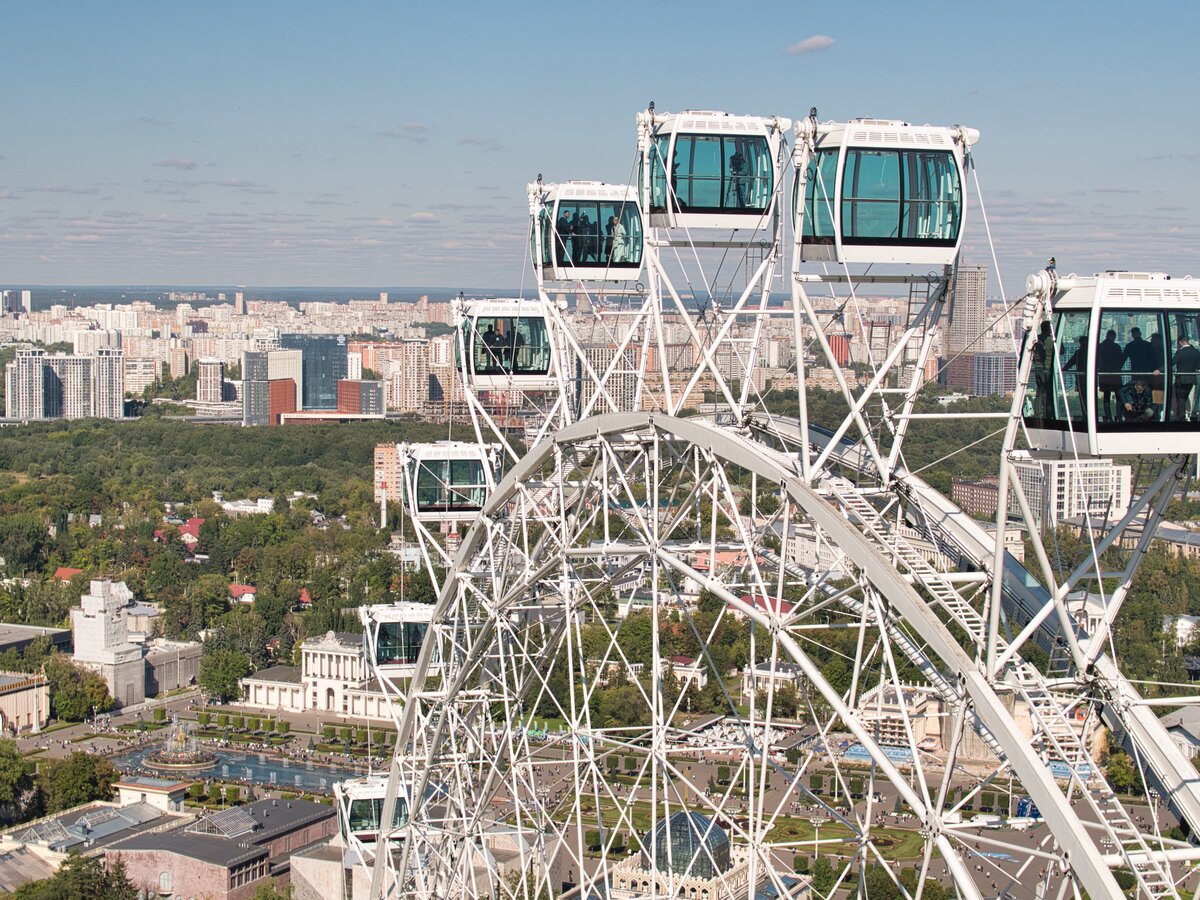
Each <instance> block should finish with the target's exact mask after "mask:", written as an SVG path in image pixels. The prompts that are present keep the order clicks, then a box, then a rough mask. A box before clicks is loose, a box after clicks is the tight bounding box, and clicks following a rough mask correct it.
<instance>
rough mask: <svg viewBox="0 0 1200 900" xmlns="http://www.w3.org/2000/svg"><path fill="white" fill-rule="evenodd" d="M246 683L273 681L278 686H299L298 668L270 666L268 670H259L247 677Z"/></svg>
mask: <svg viewBox="0 0 1200 900" xmlns="http://www.w3.org/2000/svg"><path fill="white" fill-rule="evenodd" d="M245 680H246V681H251V680H253V681H273V682H276V683H278V684H299V683H300V667H299V666H272V667H271V668H269V669H261V670H259V671H258V672H255V673H254V674H253V675H247V676H246V678H245Z"/></svg>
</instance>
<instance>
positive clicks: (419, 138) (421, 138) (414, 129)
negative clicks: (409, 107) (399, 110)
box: [375, 122, 430, 144]
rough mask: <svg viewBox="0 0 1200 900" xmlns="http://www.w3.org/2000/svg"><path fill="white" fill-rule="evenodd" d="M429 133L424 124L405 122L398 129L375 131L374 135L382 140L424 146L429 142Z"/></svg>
mask: <svg viewBox="0 0 1200 900" xmlns="http://www.w3.org/2000/svg"><path fill="white" fill-rule="evenodd" d="M429 131H430V128H429V126H428V125H427V124H425V123H424V122H405V123H404V124H403V125H401V126H400V127H399V128H389V129H387V130H386V131H377V132H375V134H376V135H378V136H379V137H382V138H390V139H392V140H405V141H412V142H413V143H414V144H424V143H425V142H427V141H428V140H429Z"/></svg>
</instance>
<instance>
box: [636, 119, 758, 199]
mask: <svg viewBox="0 0 1200 900" xmlns="http://www.w3.org/2000/svg"><path fill="white" fill-rule="evenodd" d="M660 140H662V139H660ZM656 147H657V148H658V149H659V150H661V152H663V153H664V154H665V147H658V145H656ZM652 176H653V169H652ZM774 182H775V172H774V167H773V165H772V159H771V148H770V145H769V144H768V142H767V139H766V137H764V136H748V135H747V136H740V137H732V136H720V135H706V134H681V135H678V136H676V138H675V149H674V151H673V153H672V155H671V179H670V193H671V195H672V196H673V197H674V199H675V203H674V208H675V210H676V211H677V212H727V211H728V212H734V211H745V212H751V213H754V212H766V210H767V209H768V208H769V207H770V205H771V193H772V190H773V189H774ZM655 199H656V198H655V193H654V180H653V177H652V179H651V210H653V211H656V212H661V211H662V210H663V209H664V208H665V204H664V205H658V204H656V202H655Z"/></svg>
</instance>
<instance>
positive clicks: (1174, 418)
mask: <svg viewBox="0 0 1200 900" xmlns="http://www.w3.org/2000/svg"><path fill="white" fill-rule="evenodd" d="M1027 291H1028V293H1029V294H1030V295H1033V296H1035V297H1039V298H1041V299H1042V300H1043V301H1045V302H1046V306H1047V313H1048V316H1047V318H1046V319H1043V320H1042V321H1041V323H1040V325H1039V326H1038V327H1037V328H1036V329H1035V333H1032V334H1030V335H1029V336H1028V337H1027V338H1026V341H1025V348H1024V351H1023V352H1024V353H1025V355H1026V359H1024V360H1023V361H1022V363H1023V366H1026V365H1027V368H1028V372H1029V376H1028V379H1027V381H1026V383H1025V385H1024V388H1025V399H1024V408H1023V417H1024V421H1025V427H1026V430H1027V432H1028V435H1029V443H1030V446H1031V447H1032V448H1033V449H1035V450H1040V451H1044V452H1047V453H1059V454H1079V455H1082V456H1123V455H1130V456H1175V455H1190V454H1194V453H1197V452H1200V388H1198V387H1197V385H1196V381H1197V371H1198V370H1200V283H1198V282H1196V281H1193V280H1192V279H1191V278H1190V277H1189V278H1181V279H1176V278H1171V277H1170V276H1168V275H1163V274H1160V273H1146V272H1105V273H1103V274H1100V275H1094V276H1091V277H1079V276H1075V275H1069V276H1065V277H1061V278H1060V277H1058V276H1057V275H1056V273H1054V272H1053V271H1051V270H1043V271H1041V272H1039V273H1038V274H1036V275H1033V276H1030V278H1029V281H1028V284H1027ZM1023 370H1024V369H1023Z"/></svg>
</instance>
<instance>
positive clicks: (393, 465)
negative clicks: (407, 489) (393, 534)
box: [375, 444, 404, 528]
mask: <svg viewBox="0 0 1200 900" xmlns="http://www.w3.org/2000/svg"><path fill="white" fill-rule="evenodd" d="M403 496H404V473H403V472H402V471H401V467H400V445H399V444H376V445H375V502H376V503H378V504H379V525H380V527H381V528H382V527H384V526H385V525H386V524H387V505H388V503H389V502H393V503H399V502H400V500H401V499H402V498H403Z"/></svg>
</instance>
